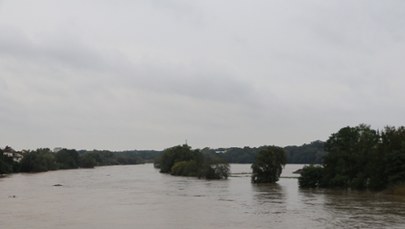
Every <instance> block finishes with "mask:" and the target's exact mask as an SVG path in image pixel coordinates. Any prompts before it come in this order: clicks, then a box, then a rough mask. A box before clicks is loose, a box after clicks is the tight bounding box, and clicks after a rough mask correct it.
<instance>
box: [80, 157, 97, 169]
mask: <svg viewBox="0 0 405 229" xmlns="http://www.w3.org/2000/svg"><path fill="white" fill-rule="evenodd" d="M79 164H80V167H81V168H94V167H95V166H96V165H97V161H96V159H94V157H93V155H92V154H90V153H86V154H84V155H82V156H80V158H79Z"/></svg>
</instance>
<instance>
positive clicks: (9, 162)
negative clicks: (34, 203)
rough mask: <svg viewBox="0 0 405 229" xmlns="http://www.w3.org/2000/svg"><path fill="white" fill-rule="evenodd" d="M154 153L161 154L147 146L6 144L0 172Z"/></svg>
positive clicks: (140, 158) (142, 158) (134, 159)
mask: <svg viewBox="0 0 405 229" xmlns="http://www.w3.org/2000/svg"><path fill="white" fill-rule="evenodd" d="M157 155H160V152H159V151H146V150H145V151H136V150H133V151H120V152H111V151H106V150H102V151H99V150H92V151H85V150H81V151H77V150H74V149H61V150H59V151H57V152H52V151H51V150H50V149H49V148H40V149H36V150H24V151H15V150H14V149H12V148H11V147H9V146H7V147H5V148H4V149H0V174H7V173H17V172H45V171H50V170H58V169H77V168H93V167H95V166H106V165H129V164H140V163H145V162H151V161H152V160H153V158H155V157H156V156H157Z"/></svg>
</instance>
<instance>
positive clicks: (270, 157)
mask: <svg viewBox="0 0 405 229" xmlns="http://www.w3.org/2000/svg"><path fill="white" fill-rule="evenodd" d="M285 164H286V156H285V151H284V149H283V148H281V147H277V146H266V147H263V148H262V149H261V150H260V151H259V153H258V154H257V156H256V161H255V162H254V163H253V164H252V182H253V183H275V182H277V181H278V179H279V177H280V175H281V172H282V170H283V166H284V165H285Z"/></svg>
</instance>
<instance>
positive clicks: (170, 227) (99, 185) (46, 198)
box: [0, 164, 405, 229]
mask: <svg viewBox="0 0 405 229" xmlns="http://www.w3.org/2000/svg"><path fill="white" fill-rule="evenodd" d="M301 167H302V165H287V166H286V168H285V169H284V171H283V174H282V176H283V177H285V178H281V179H280V180H279V182H278V183H277V184H273V185H254V184H251V183H250V177H249V174H245V173H246V172H250V165H238V164H232V165H231V170H232V172H233V173H234V175H233V176H231V177H230V178H229V179H228V180H225V181H206V180H198V179H195V178H185V177H173V176H170V175H165V174H160V173H159V172H158V171H157V170H155V169H154V168H153V165H151V164H145V165H131V166H107V167H98V168H95V169H78V170H64V171H62V170H60V171H53V172H46V173H38V174H14V175H11V176H8V177H6V178H1V179H0V229H59V228H63V229H67V228H69V229H93V228H94V229H121V228H124V229H126V228H128V229H129V228H131V229H132V228H164V229H166V228H167V229H182V228H187V229H188V228H197V229H198V228H232V229H235V228H236V229H237V228H246V229H250V228H405V198H404V197H399V196H391V195H384V194H378V193H369V192H354V191H336V190H333V191H332V190H301V189H299V187H298V181H297V179H295V178H291V177H292V176H296V175H294V174H292V171H295V170H296V169H298V168H301ZM55 184H61V185H62V186H54V185H55Z"/></svg>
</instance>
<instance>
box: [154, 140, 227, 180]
mask: <svg viewBox="0 0 405 229" xmlns="http://www.w3.org/2000/svg"><path fill="white" fill-rule="evenodd" d="M155 167H156V168H159V169H160V172H161V173H170V174H171V175H175V176H193V177H198V178H205V179H226V178H228V175H229V165H228V163H226V162H225V160H224V159H223V158H221V157H219V156H218V155H217V154H216V153H215V151H212V150H210V149H208V148H205V149H203V150H191V147H190V146H188V145H182V146H174V147H171V148H168V149H166V150H164V152H163V154H162V156H161V157H160V158H159V159H157V160H156V161H155Z"/></svg>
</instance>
